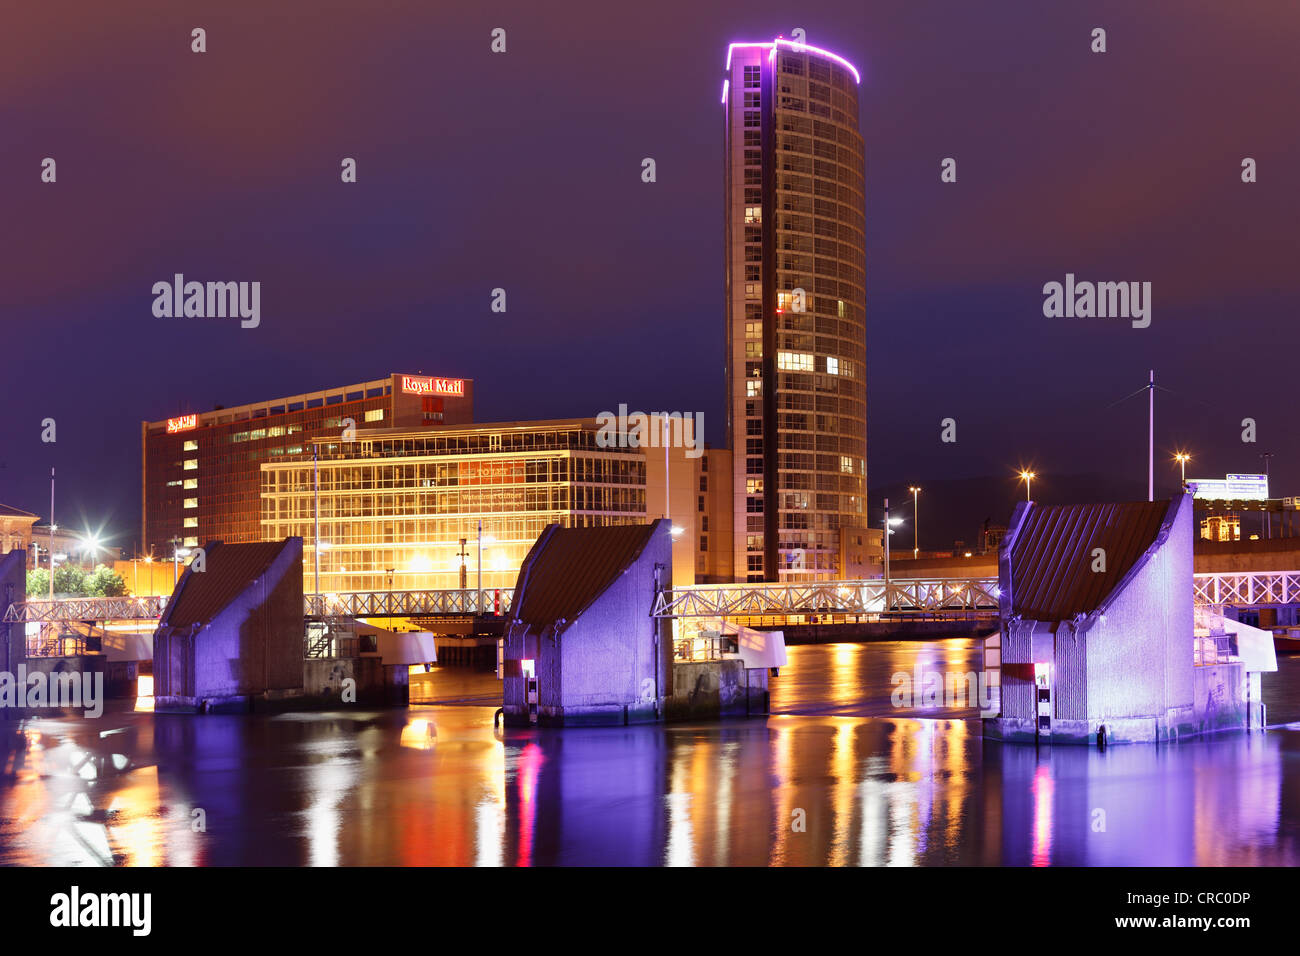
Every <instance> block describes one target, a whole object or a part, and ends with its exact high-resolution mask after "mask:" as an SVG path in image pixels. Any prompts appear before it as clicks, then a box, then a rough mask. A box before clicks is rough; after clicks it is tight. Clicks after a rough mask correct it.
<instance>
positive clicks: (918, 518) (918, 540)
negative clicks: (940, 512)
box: [907, 485, 921, 561]
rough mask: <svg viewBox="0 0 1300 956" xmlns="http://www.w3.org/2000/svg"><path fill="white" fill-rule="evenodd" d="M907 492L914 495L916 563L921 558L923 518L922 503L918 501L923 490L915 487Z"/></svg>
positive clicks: (913, 515)
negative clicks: (920, 510)
mask: <svg viewBox="0 0 1300 956" xmlns="http://www.w3.org/2000/svg"><path fill="white" fill-rule="evenodd" d="M907 490H908V491H910V492H911V493H912V560H913V561H915V560H916V559H917V558H919V557H920V556H921V516H920V513H919V510H918V509H919V508H920V503H919V501H918V500H917V496H918V495H919V494H920V493H921V488H920V486H919V485H913V486H912V487H910V488H908V489H907Z"/></svg>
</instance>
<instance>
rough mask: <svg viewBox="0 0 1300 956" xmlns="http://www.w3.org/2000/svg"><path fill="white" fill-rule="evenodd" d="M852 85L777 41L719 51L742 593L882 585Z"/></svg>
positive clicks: (816, 58) (730, 425)
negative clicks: (788, 585) (827, 581)
mask: <svg viewBox="0 0 1300 956" xmlns="http://www.w3.org/2000/svg"><path fill="white" fill-rule="evenodd" d="M858 79H859V78H858V75H857V71H856V70H855V69H854V68H853V66H852V65H851V64H849V63H848V62H847V61H845V60H844V59H842V58H841V57H839V56H837V55H835V54H833V53H829V52H827V51H824V50H819V49H817V48H815V47H810V46H807V45H801V44H795V43H792V42H790V41H786V40H775V41H771V42H767V43H737V44H732V45H731V47H730V48H729V50H728V55H727V65H726V70H725V73H724V83H723V93H722V103H723V115H724V120H725V123H724V154H725V173H724V183H725V257H726V263H725V266H726V282H725V298H726V307H725V341H726V388H727V429H728V436H729V441H730V444H731V450H732V455H733V459H732V489H731V490H732V509H733V510H732V517H733V520H732V541H733V566H734V574H735V577H736V579H737V580H740V581H746V580H747V581H799V580H815V579H819V578H822V579H824V578H860V577H868V576H871V575H872V574H873V573H877V572H878V569H877V568H876V567H875V566H874V564H873V559H872V554H873V551H874V550H875V549H874V548H873V544H875V543H876V542H878V541H879V534H878V533H877V534H874V535H873V534H871V533H870V532H869V531H868V530H867V511H866V486H867V476H866V457H867V417H866V416H867V389H866V273H865V268H866V240H865V199H864V185H863V175H864V162H863V143H862V136H861V134H860V133H859V130H858V89H857V88H858Z"/></svg>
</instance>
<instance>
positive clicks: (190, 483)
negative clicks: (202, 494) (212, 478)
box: [185, 478, 199, 491]
mask: <svg viewBox="0 0 1300 956" xmlns="http://www.w3.org/2000/svg"><path fill="white" fill-rule="evenodd" d="M198 486H199V480H198V479H197V478H186V479H185V489H186V490H187V491H188V490H189V489H191V488H197V487H198Z"/></svg>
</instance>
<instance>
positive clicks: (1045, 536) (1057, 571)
mask: <svg viewBox="0 0 1300 956" xmlns="http://www.w3.org/2000/svg"><path fill="white" fill-rule="evenodd" d="M1176 507H1177V501H1176V500H1175V501H1174V502H1168V501H1134V502H1119V503H1111V504H1094V505H1051V506H1044V505H1038V504H1033V503H1030V504H1028V505H1021V506H1020V508H1022V509H1025V510H1022V511H1020V514H1019V520H1018V521H1013V527H1014V532H1013V533H1014V537H1009V538H1008V539H1006V543H1004V547H1007V546H1009V547H1010V549H1011V554H1010V558H1011V582H1010V584H1011V605H1012V613H1013V614H1018V615H1020V616H1021V617H1023V618H1026V619H1029V620H1034V621H1062V620H1067V619H1069V618H1072V617H1075V616H1076V615H1079V614H1088V613H1090V612H1092V611H1095V610H1096V609H1097V608H1098V607H1100V606H1101V604H1102V603H1103V602H1104V601H1105V600H1106V598H1107V597H1108V596H1109V595H1110V594H1111V592H1112V591H1114V590H1115V588H1116V587H1117V586H1118V585H1119V583H1120V582H1121V581H1123V580H1124V577H1125V575H1127V574H1128V573H1129V571H1130V570H1131V569H1132V568H1133V567H1134V565H1136V564H1137V563H1138V561H1139V560H1140V559H1141V558H1142V556H1143V555H1144V554H1145V553H1146V552H1147V550H1148V549H1149V548H1150V547H1151V545H1152V544H1154V543H1155V541H1156V537H1157V536H1158V535H1159V533H1160V529H1161V528H1162V527H1163V526H1164V524H1165V522H1166V521H1167V520H1172V517H1173V511H1174V509H1175V508H1176ZM1097 548H1101V549H1103V550H1104V552H1105V567H1106V570H1105V571H1093V570H1092V568H1093V563H1094V560H1095V558H1094V554H1093V552H1094V551H1095V549H1097ZM1004 586H1005V582H1004Z"/></svg>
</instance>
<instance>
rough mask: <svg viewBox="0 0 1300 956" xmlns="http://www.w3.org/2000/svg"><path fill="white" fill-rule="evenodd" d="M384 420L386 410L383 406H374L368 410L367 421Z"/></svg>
mask: <svg viewBox="0 0 1300 956" xmlns="http://www.w3.org/2000/svg"><path fill="white" fill-rule="evenodd" d="M383 420H384V410H383V409H382V408H372V409H370V410H369V411H368V412H366V421H368V422H381V421H383Z"/></svg>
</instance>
